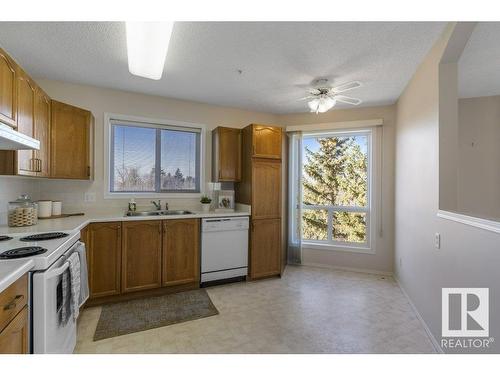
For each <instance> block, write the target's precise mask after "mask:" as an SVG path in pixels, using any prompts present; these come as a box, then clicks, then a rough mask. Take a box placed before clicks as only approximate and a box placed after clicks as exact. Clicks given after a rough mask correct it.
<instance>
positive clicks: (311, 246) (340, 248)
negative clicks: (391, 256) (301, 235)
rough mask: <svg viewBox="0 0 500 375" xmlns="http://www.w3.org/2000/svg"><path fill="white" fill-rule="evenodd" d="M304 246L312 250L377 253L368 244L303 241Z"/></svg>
mask: <svg viewBox="0 0 500 375" xmlns="http://www.w3.org/2000/svg"><path fill="white" fill-rule="evenodd" d="M302 247H303V248H305V249H312V250H326V251H341V252H348V253H361V254H375V249H372V248H371V247H367V246H355V245H332V244H325V245H323V244H318V243H312V242H302Z"/></svg>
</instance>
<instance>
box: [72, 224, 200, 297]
mask: <svg viewBox="0 0 500 375" xmlns="http://www.w3.org/2000/svg"><path fill="white" fill-rule="evenodd" d="M81 240H82V241H83V242H84V243H85V246H86V249H87V262H88V273H89V287H90V297H89V304H90V305H97V304H100V303H106V302H115V301H120V300H126V299H130V298H135V297H141V296H146V295H153V294H161V293H168V292H176V291H181V290H188V289H193V288H197V287H199V280H200V220H199V219H174V220H145V221H140V220H138V221H124V222H108V223H107V222H102V223H91V224H89V225H88V226H87V227H86V228H84V229H83V230H82V232H81Z"/></svg>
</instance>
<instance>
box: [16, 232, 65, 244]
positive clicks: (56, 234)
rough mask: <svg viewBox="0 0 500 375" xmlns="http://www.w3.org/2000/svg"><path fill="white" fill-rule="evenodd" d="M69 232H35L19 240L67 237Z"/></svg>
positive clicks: (29, 240) (45, 239)
mask: <svg viewBox="0 0 500 375" xmlns="http://www.w3.org/2000/svg"><path fill="white" fill-rule="evenodd" d="M67 236H68V233H63V232H51V233H40V234H33V235H31V236H26V237H21V238H20V239H19V241H24V242H31V241H47V240H55V239H57V238H63V237H67Z"/></svg>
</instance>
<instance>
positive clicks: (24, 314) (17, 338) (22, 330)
mask: <svg viewBox="0 0 500 375" xmlns="http://www.w3.org/2000/svg"><path fill="white" fill-rule="evenodd" d="M28 350H29V349H28V307H27V306H25V307H24V308H23V309H22V310H21V312H19V314H17V315H16V317H15V318H14V319H13V320H12V321H11V322H10V323H9V324H8V325H7V327H5V329H4V330H3V331H2V332H0V354H26V353H28Z"/></svg>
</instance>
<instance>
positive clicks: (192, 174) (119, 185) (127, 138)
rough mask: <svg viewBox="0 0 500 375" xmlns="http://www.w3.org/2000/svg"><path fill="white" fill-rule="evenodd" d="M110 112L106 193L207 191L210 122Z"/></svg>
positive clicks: (185, 195)
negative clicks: (207, 130)
mask: <svg viewBox="0 0 500 375" xmlns="http://www.w3.org/2000/svg"><path fill="white" fill-rule="evenodd" d="M104 117H105V118H104V132H105V139H104V156H105V181H107V183H106V185H105V191H104V196H105V198H169V197H172V198H175V197H182V198H191V197H193V198H194V197H199V196H201V194H202V193H203V185H204V168H203V165H204V158H203V155H204V144H205V128H206V127H205V125H202V124H192V123H185V122H179V121H170V120H158V119H149V118H142V117H141V118H140V117H134V116H127V115H116V114H105V116H104Z"/></svg>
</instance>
